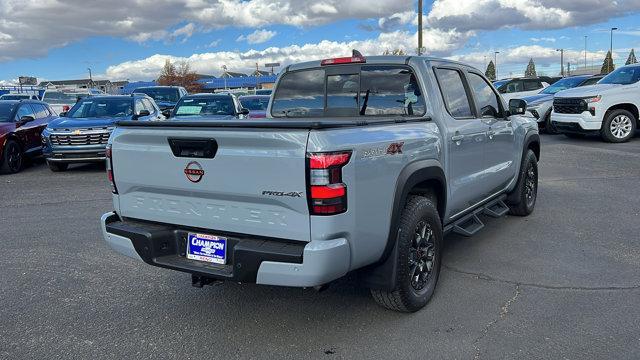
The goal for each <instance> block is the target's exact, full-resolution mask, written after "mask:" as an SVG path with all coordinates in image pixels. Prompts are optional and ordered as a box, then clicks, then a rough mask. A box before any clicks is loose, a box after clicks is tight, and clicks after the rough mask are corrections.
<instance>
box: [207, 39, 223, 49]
mask: <svg viewBox="0 0 640 360" xmlns="http://www.w3.org/2000/svg"><path fill="white" fill-rule="evenodd" d="M221 42H222V39H215V40H213V41H212V42H210V43H209V44H208V45H207V46H206V47H208V48H214V47H218V45H220V43H221Z"/></svg>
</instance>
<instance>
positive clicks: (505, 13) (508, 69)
mask: <svg viewBox="0 0 640 360" xmlns="http://www.w3.org/2000/svg"><path fill="white" fill-rule="evenodd" d="M585 1H586V2H582V5H581V6H575V4H576V2H575V1H569V0H556V1H549V0H515V1H508V0H475V1H460V0H436V1H435V2H433V3H432V2H429V1H427V3H426V4H425V10H424V16H425V43H426V50H427V53H428V54H431V55H435V56H442V57H452V58H455V59H458V60H462V61H466V62H469V63H472V64H473V65H475V66H478V67H484V66H485V64H486V61H488V60H489V59H491V58H492V57H493V52H494V51H500V55H498V71H499V76H507V75H519V74H521V73H522V71H523V70H524V68H525V66H526V63H527V62H528V59H529V58H530V57H531V58H533V59H534V61H535V62H536V64H537V67H538V71H539V72H544V73H546V74H556V73H558V72H559V68H560V64H559V63H560V56H559V53H557V52H555V49H556V48H564V49H566V54H567V56H566V58H567V61H569V62H574V66H575V63H576V62H578V63H579V66H583V61H584V60H583V59H584V52H583V51H584V35H587V36H588V42H587V43H588V48H587V55H588V61H587V62H588V64H589V65H590V64H591V63H592V62H593V63H594V64H598V65H599V64H601V63H602V60H603V58H604V53H605V52H606V51H607V50H608V48H609V32H608V29H609V28H611V27H613V26H615V27H618V28H619V29H620V30H618V31H617V32H615V33H614V54H615V55H617V59H616V63H624V61H625V60H626V56H627V55H628V52H629V50H630V49H631V48H640V22H639V20H640V14H639V13H638V11H640V1H638V0H619V1H617V2H616V3H613V2H611V1H601V0H585ZM514 4H515V5H514ZM132 6H134V7H135V6H137V7H139V8H137V9H127V7H132ZM416 9H417V6H416V2H415V1H413V0H380V1H377V2H376V6H371V5H370V2H369V1H367V0H352V1H350V2H343V1H339V0H325V1H322V0H316V1H308V0H245V1H242V0H199V1H195V0H167V1H165V2H163V3H159V2H151V1H149V0H142V1H138V2H136V3H135V5H132V3H131V2H130V1H126V0H114V1H111V2H109V3H108V4H102V3H96V5H95V6H92V7H91V8H90V9H84V8H82V9H81V8H78V7H77V6H74V5H73V4H72V3H67V2H66V1H65V0H60V1H59V2H57V3H53V2H52V3H47V2H45V3H42V2H41V1H38V2H36V1H32V0H3V3H2V4H0V18H6V19H11V20H12V21H13V22H0V63H1V65H0V81H3V82H4V83H8V82H11V81H12V80H14V79H16V78H17V77H18V76H21V75H28V76H36V77H38V78H40V79H49V80H57V79H68V78H81V77H87V76H88V71H87V68H88V67H90V68H91V69H92V71H93V74H94V77H96V78H109V79H111V80H125V79H130V80H148V79H152V78H154V77H155V76H157V73H158V71H159V69H160V68H161V66H162V64H163V63H164V60H166V59H170V60H172V61H182V60H184V61H187V62H189V64H190V65H191V67H192V68H193V69H194V70H196V71H197V72H199V73H207V74H213V75H218V74H219V73H220V71H221V66H222V65H223V64H224V65H227V67H228V68H229V69H230V70H238V71H245V72H246V71H249V70H250V68H252V67H254V66H255V65H254V64H255V62H258V63H259V64H264V63H265V62H271V61H278V62H282V63H291V62H296V61H302V60H310V59H315V58H322V57H331V56H343V55H346V54H348V51H349V50H350V49H351V48H352V47H357V48H358V49H360V50H361V51H362V52H363V53H365V55H367V54H369V55H374V54H379V53H381V52H382V51H384V50H385V49H390V48H395V47H398V48H402V49H404V50H405V51H407V52H409V53H413V52H415V48H416V44H415V34H416V29H417V26H416V13H415V11H416ZM525 10H526V11H525ZM147 12H149V14H148V15H149V16H148V17H136V16H132V15H131V14H132V13H134V14H140V13H147ZM487 14H492V16H487ZM40 17H41V18H40ZM33 19H36V20H38V21H36V22H34V21H33ZM252 34H253V35H252Z"/></svg>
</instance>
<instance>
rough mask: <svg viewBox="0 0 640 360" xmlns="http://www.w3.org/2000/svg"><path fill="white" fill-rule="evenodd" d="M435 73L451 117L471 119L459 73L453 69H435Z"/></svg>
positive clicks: (469, 106)
mask: <svg viewBox="0 0 640 360" xmlns="http://www.w3.org/2000/svg"><path fill="white" fill-rule="evenodd" d="M435 72H436V77H437V78H438V84H439V85H440V91H442V97H443V98H444V104H445V105H446V106H447V110H449V113H450V114H451V116H453V117H454V118H456V119H465V118H471V117H473V113H472V112H471V105H470V104H469V98H468V97H467V92H466V90H465V88H464V85H463V83H462V76H461V75H460V72H458V71H457V70H453V69H435Z"/></svg>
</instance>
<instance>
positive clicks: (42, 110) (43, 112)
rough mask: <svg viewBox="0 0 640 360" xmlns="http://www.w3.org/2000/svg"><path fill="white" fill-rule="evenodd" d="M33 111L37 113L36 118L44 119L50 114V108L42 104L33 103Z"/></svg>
mask: <svg viewBox="0 0 640 360" xmlns="http://www.w3.org/2000/svg"><path fill="white" fill-rule="evenodd" d="M31 107H32V108H33V111H34V113H35V115H36V119H44V118H46V117H47V116H49V110H48V109H47V108H46V107H45V106H44V105H42V104H31Z"/></svg>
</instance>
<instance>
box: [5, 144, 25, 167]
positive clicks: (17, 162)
mask: <svg viewBox="0 0 640 360" xmlns="http://www.w3.org/2000/svg"><path fill="white" fill-rule="evenodd" d="M23 163H24V154H23V153H22V147H20V144H18V143H17V142H16V141H14V140H7V142H6V143H5V145H4V151H3V152H2V166H0V173H3V174H15V173H17V172H19V171H20V170H22V165H23Z"/></svg>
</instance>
